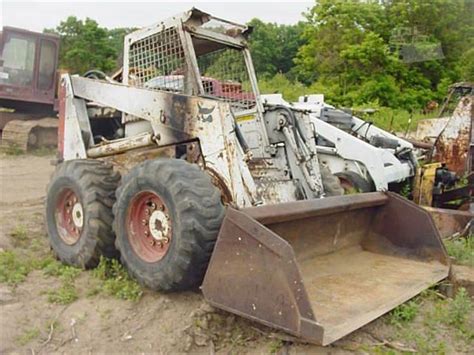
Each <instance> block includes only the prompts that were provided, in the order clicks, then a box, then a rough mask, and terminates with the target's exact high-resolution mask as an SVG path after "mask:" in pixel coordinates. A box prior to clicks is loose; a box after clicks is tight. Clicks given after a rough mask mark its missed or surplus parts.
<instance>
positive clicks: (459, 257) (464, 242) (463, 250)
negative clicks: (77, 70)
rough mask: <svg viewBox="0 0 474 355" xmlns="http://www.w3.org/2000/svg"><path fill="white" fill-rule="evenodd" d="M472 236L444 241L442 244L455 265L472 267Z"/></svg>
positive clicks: (473, 238)
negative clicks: (454, 261)
mask: <svg viewBox="0 0 474 355" xmlns="http://www.w3.org/2000/svg"><path fill="white" fill-rule="evenodd" d="M473 240H474V236H468V237H467V238H459V239H455V240H445V242H444V244H445V246H446V250H447V251H448V254H449V255H450V256H452V257H453V258H454V259H455V260H456V263H457V264H465V265H469V266H474V242H473Z"/></svg>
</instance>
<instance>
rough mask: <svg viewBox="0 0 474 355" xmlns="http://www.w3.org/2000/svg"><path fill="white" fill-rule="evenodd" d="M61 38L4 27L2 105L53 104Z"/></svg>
mask: <svg viewBox="0 0 474 355" xmlns="http://www.w3.org/2000/svg"><path fill="white" fill-rule="evenodd" d="M58 50H59V37H58V36H56V35H53V34H45V33H37V32H31V31H27V30H24V29H19V28H13V27H3V30H2V32H0V106H3V107H7V108H13V109H17V108H19V107H21V108H24V107H25V102H27V103H29V104H30V105H31V106H37V105H38V104H40V105H41V104H43V105H44V104H46V105H52V104H54V100H55V92H56V85H55V83H56V80H55V79H56V68H57V65H58Z"/></svg>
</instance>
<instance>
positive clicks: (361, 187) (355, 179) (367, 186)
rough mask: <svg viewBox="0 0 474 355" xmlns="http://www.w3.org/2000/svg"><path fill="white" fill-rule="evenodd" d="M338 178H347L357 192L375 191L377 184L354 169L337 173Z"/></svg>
mask: <svg viewBox="0 0 474 355" xmlns="http://www.w3.org/2000/svg"><path fill="white" fill-rule="evenodd" d="M336 176H337V177H338V179H343V180H346V181H347V182H348V183H350V184H351V185H352V187H353V188H354V189H355V190H356V192H372V191H375V186H374V183H373V182H372V181H367V180H366V179H364V178H363V177H362V176H360V175H359V174H357V173H355V172H353V171H344V172H341V173H337V174H336Z"/></svg>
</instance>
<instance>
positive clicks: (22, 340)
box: [15, 328, 40, 346]
mask: <svg viewBox="0 0 474 355" xmlns="http://www.w3.org/2000/svg"><path fill="white" fill-rule="evenodd" d="M39 335H40V331H39V329H38V328H31V329H28V330H27V331H25V332H24V333H23V334H22V335H20V336H18V337H17V338H16V339H15V342H16V343H17V344H18V345H22V346H23V345H26V344H28V343H29V342H31V341H32V340H34V339H36V338H38V337H39Z"/></svg>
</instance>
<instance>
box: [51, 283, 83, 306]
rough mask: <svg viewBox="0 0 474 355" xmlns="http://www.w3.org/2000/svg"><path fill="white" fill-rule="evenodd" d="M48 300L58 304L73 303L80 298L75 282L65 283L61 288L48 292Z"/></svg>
mask: <svg viewBox="0 0 474 355" xmlns="http://www.w3.org/2000/svg"><path fill="white" fill-rule="evenodd" d="M47 295H48V302H50V303H56V304H63V305H66V304H71V303H73V302H74V301H76V300H77V299H78V298H79V295H78V294H77V290H76V288H75V287H74V284H73V283H64V284H63V285H62V286H61V287H60V288H59V289H57V290H51V291H48V292H47Z"/></svg>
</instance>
